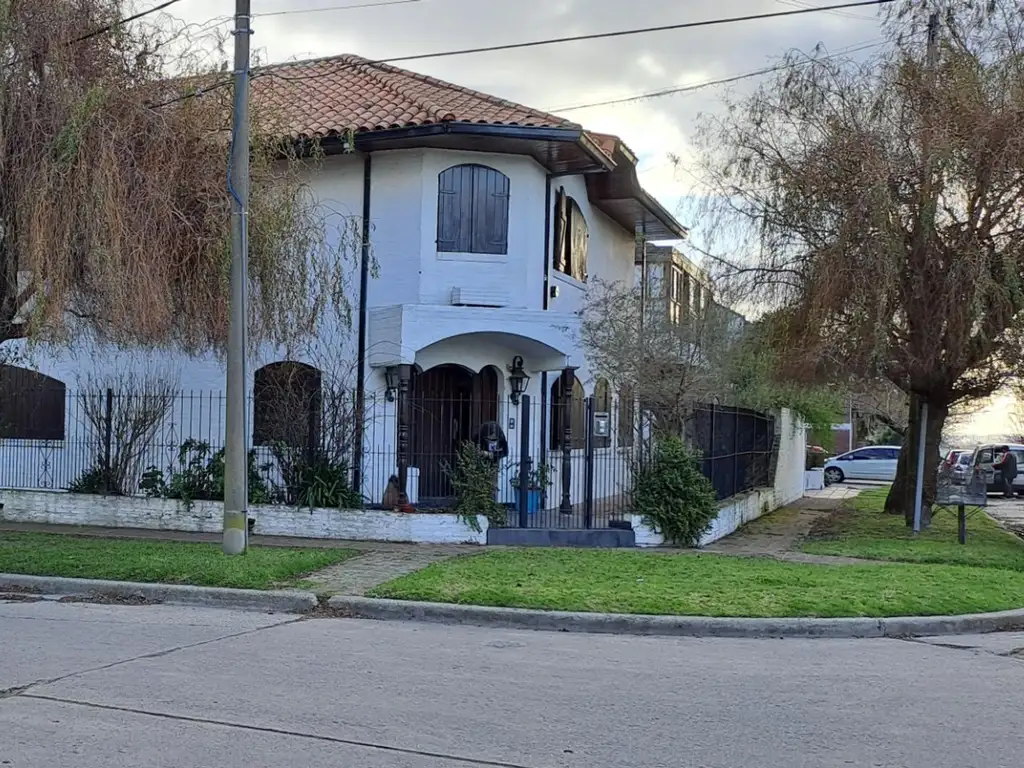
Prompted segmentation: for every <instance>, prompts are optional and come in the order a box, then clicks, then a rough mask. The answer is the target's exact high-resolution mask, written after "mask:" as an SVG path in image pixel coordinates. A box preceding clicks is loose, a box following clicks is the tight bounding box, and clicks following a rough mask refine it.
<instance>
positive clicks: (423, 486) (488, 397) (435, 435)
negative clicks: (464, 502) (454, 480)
mask: <svg viewBox="0 0 1024 768" xmlns="http://www.w3.org/2000/svg"><path fill="white" fill-rule="evenodd" d="M410 384H411V394H412V423H411V425H410V439H409V444H410V447H411V453H412V456H411V466H414V467H417V468H418V469H419V473H420V479H419V503H420V504H421V505H424V506H430V505H432V504H437V505H440V504H446V503H448V502H449V501H450V500H451V498H452V496H453V492H452V486H451V482H450V481H449V479H448V476H447V474H445V471H444V468H445V467H446V466H448V465H452V464H454V462H455V454H456V452H457V451H458V447H459V445H460V444H461V443H462V442H463V441H466V440H469V439H471V438H472V436H473V433H474V432H475V431H476V429H477V428H478V427H479V426H480V425H481V424H482V423H484V422H486V421H496V420H497V418H498V374H497V371H496V370H495V369H494V368H493V367H491V366H488V367H486V368H484V369H483V370H482V371H481V372H480V373H473V372H472V371H470V370H468V369H466V368H463V367H462V366H461V365H439V366H436V367H434V368H431V369H429V370H427V371H423V372H417V371H415V370H414V371H413V375H412V381H411V382H410Z"/></svg>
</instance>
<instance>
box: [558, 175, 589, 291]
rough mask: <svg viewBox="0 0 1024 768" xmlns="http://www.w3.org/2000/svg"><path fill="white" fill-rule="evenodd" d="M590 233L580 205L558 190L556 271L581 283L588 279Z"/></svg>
mask: <svg viewBox="0 0 1024 768" xmlns="http://www.w3.org/2000/svg"><path fill="white" fill-rule="evenodd" d="M589 241H590V233H589V231H588V229H587V220H586V219H585V218H584V217H583V211H581V210H580V206H579V204H578V203H577V202H576V201H575V200H573V199H572V198H571V197H569V196H568V195H567V194H565V189H564V188H560V189H559V190H558V196H557V197H556V199H555V269H557V270H558V271H559V272H563V273H565V274H567V275H569V276H570V277H572V278H574V279H576V280H579V281H580V282H581V283H582V282H584V281H585V280H586V279H587V244H588V242H589Z"/></svg>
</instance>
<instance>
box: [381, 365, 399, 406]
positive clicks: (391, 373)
mask: <svg viewBox="0 0 1024 768" xmlns="http://www.w3.org/2000/svg"><path fill="white" fill-rule="evenodd" d="M400 384H401V373H400V369H399V367H398V366H397V365H393V366H391V367H389V368H385V369H384V385H385V386H386V387H387V389H386V390H384V397H386V398H387V401H388V402H389V403H393V402H395V393H396V392H398V387H399V385H400Z"/></svg>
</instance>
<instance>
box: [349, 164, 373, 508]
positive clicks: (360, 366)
mask: <svg viewBox="0 0 1024 768" xmlns="http://www.w3.org/2000/svg"><path fill="white" fill-rule="evenodd" d="M371 168H372V161H371V159H370V153H369V152H367V153H366V154H364V155H363V227H362V232H363V243H362V248H361V250H360V254H359V351H358V353H357V354H358V362H357V363H356V368H357V370H356V414H355V415H356V429H355V445H354V446H353V450H352V488H353V489H354V490H355V491H356V492H357V493H358V494H359V495H360V496H362V493H363V434H364V429H365V424H364V419H365V418H366V320H367V317H366V312H367V307H366V294H367V291H368V290H369V285H370V189H371V186H372V185H371V183H370V179H371Z"/></svg>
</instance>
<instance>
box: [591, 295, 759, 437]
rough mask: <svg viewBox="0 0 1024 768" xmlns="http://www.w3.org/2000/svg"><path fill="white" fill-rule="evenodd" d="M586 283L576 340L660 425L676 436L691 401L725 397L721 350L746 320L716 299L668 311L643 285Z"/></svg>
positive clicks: (662, 300) (664, 302)
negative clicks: (696, 307) (695, 309)
mask: <svg viewBox="0 0 1024 768" xmlns="http://www.w3.org/2000/svg"><path fill="white" fill-rule="evenodd" d="M648 289H649V290H647V291H645V290H644V289H643V287H642V286H641V285H636V286H627V285H624V284H623V283H608V282H604V281H601V280H592V281H591V283H590V285H589V287H588V292H587V301H586V304H585V306H584V309H583V313H582V317H581V321H580V338H581V342H582V344H583V346H584V348H585V349H586V350H587V359H588V361H589V362H590V365H591V366H592V367H593V369H594V370H595V372H597V373H598V374H599V375H601V376H604V377H607V378H608V379H610V380H611V381H612V382H613V383H614V385H615V386H617V387H619V388H625V389H627V391H631V392H632V394H633V396H634V397H635V398H636V400H637V401H639V402H640V403H641V407H642V408H643V409H644V410H645V411H647V412H648V413H650V414H651V416H652V417H653V419H654V423H655V424H656V425H657V426H658V428H660V429H665V430H667V431H669V432H671V433H673V434H676V435H680V434H682V429H683V423H684V421H685V419H686V418H687V415H688V413H689V411H690V407H691V405H692V404H693V403H695V402H698V401H702V400H708V399H710V398H712V397H713V396H715V395H723V394H725V391H724V389H725V386H726V382H725V373H724V365H723V364H724V356H725V349H726V347H727V346H728V345H729V344H730V343H731V342H733V341H736V340H738V339H739V338H740V336H742V333H743V326H744V320H743V318H742V317H741V316H739V315H738V314H736V313H734V312H732V311H731V310H728V309H727V308H726V307H723V306H721V305H719V304H716V303H710V302H709V303H708V304H707V306H703V307H701V309H700V311H698V312H696V313H692V312H691V310H690V308H689V307H687V308H686V310H685V312H684V313H683V314H681V315H680V314H673V312H672V310H671V307H670V306H669V302H668V301H667V298H666V297H665V296H664V295H663V294H662V293H661V292H660V291H659V290H653V289H651V286H650V285H649V286H648Z"/></svg>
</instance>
